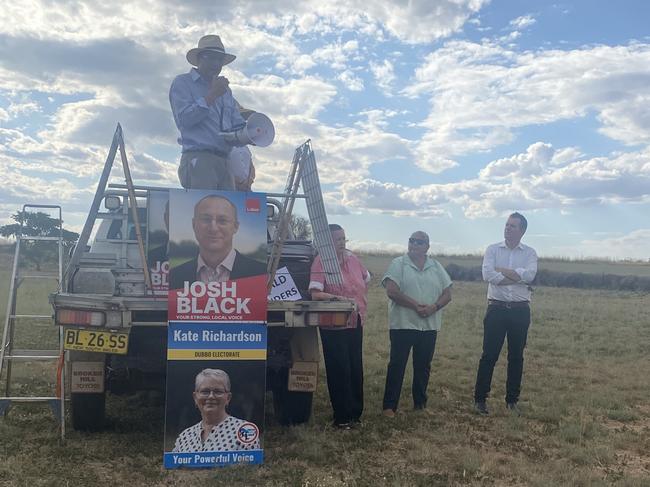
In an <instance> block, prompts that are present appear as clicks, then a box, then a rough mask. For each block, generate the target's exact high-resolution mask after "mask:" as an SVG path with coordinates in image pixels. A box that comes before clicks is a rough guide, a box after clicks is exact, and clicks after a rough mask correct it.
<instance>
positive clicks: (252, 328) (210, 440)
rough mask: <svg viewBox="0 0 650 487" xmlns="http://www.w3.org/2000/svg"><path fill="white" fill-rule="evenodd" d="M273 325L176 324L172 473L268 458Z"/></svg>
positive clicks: (170, 352) (169, 446) (169, 440)
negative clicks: (269, 336)
mask: <svg viewBox="0 0 650 487" xmlns="http://www.w3.org/2000/svg"><path fill="white" fill-rule="evenodd" d="M266 342H267V334H266V326H265V325H263V324H258V323H207V322H196V321H194V322H177V321H170V322H169V327H168V348H167V399H166V409H165V436H164V438H165V440H164V441H165V450H164V466H165V468H170V469H173V468H181V467H187V468H211V467H224V466H228V465H235V464H260V463H262V462H263V460H264V451H263V441H262V439H263V429H264V396H265V390H266V384H265V381H266Z"/></svg>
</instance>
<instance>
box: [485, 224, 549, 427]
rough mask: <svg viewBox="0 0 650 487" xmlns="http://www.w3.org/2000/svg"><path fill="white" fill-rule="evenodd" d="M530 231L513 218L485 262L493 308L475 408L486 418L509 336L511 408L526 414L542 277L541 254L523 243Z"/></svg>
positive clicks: (508, 395)
mask: <svg viewBox="0 0 650 487" xmlns="http://www.w3.org/2000/svg"><path fill="white" fill-rule="evenodd" d="M527 227H528V222H527V221H526V218H524V216H523V215H521V214H519V213H513V214H511V215H510V217H509V218H508V221H507V222H506V227H505V230H504V232H503V234H504V237H505V240H504V241H502V242H499V243H495V244H492V245H490V246H489V247H488V248H487V250H486V251H485V256H484V257H483V280H484V281H487V282H488V292H487V298H488V307H487V312H486V313H485V318H484V319H483V354H482V355H481V360H480V362H479V366H478V373H477V375H476V386H475V388H474V408H475V410H476V412H478V413H479V414H483V415H486V414H489V413H488V408H487V403H486V400H487V397H488V395H489V393H490V386H491V384H492V373H493V371H494V366H495V364H496V363H497V360H498V359H499V354H500V353H501V347H502V346H503V342H504V340H505V338H506V337H507V338H508V375H507V379H506V397H505V400H506V407H507V408H508V409H509V410H510V411H512V412H513V413H514V414H517V415H519V414H521V412H520V410H519V406H518V405H517V402H518V401H519V393H520V390H521V376H522V373H523V368H524V348H525V347H526V338H527V336H528V327H529V325H530V297H531V291H532V288H531V287H530V284H531V283H532V282H533V279H535V274H537V253H536V252H535V250H534V249H533V248H532V247H529V246H527V245H524V244H522V243H521V238H522V237H523V236H524V233H526V228H527Z"/></svg>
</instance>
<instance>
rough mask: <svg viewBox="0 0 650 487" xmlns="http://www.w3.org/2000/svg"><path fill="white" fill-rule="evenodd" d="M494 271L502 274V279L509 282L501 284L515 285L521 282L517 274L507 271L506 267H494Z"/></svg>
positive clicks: (510, 270)
mask: <svg viewBox="0 0 650 487" xmlns="http://www.w3.org/2000/svg"><path fill="white" fill-rule="evenodd" d="M494 270H495V271H497V272H500V273H501V274H503V277H505V278H506V279H508V280H509V281H510V282H504V281H502V282H501V284H515V283H518V282H519V281H521V277H520V276H519V274H517V273H516V272H515V271H513V270H512V269H508V268H507V267H495V268H494Z"/></svg>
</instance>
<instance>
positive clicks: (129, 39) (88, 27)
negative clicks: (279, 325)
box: [0, 0, 650, 259]
mask: <svg viewBox="0 0 650 487" xmlns="http://www.w3.org/2000/svg"><path fill="white" fill-rule="evenodd" d="M296 4H297V2H294V1H289V0H275V1H273V2H270V1H264V0H258V1H255V2H245V1H237V2H236V1H234V0H232V1H230V0H224V1H220V2H214V1H204V0H190V1H187V2H183V3H182V5H179V4H178V2H171V1H169V0H159V1H153V0H151V1H139V2H137V1H136V2H129V4H128V5H127V4H124V5H114V4H104V3H101V2H91V1H83V0H81V1H75V2H66V1H65V0H62V1H61V2H56V4H54V3H52V2H48V1H45V0H33V1H32V2H15V4H12V5H8V6H5V7H4V8H3V10H2V11H1V12H0V21H1V22H0V168H1V169H2V170H1V171H0V178H2V180H3V181H2V182H3V186H2V187H3V191H2V192H1V193H0V223H5V222H7V221H8V220H9V218H10V215H11V214H12V213H14V212H15V211H17V210H18V209H19V208H20V206H21V205H22V204H23V203H51V204H61V205H62V206H63V211H64V218H65V220H66V224H67V226H69V227H72V228H73V229H79V228H81V226H82V225H83V219H84V217H85V213H86V212H87V209H88V208H89V206H90V202H91V198H92V195H93V193H94V189H95V186H96V184H97V179H98V176H99V173H100V171H101V167H102V164H103V162H104V160H105V157H106V153H107V150H108V145H109V144H110V141H111V138H112V134H113V131H114V129H115V125H116V124H117V122H120V123H121V124H122V126H123V128H124V133H125V136H126V140H127V150H128V153H129V157H130V160H131V166H132V172H133V177H134V179H135V181H136V183H138V184H150V185H155V186H169V187H178V186H179V185H178V181H177V176H176V167H177V164H178V158H179V152H180V151H179V147H178V145H177V143H176V138H177V132H176V128H175V127H174V124H173V119H172V116H171V113H170V110H169V102H168V89H169V85H170V83H171V81H172V79H173V77H174V76H175V75H177V74H179V73H182V72H185V71H187V70H188V69H189V65H188V64H187V62H186V61H185V53H186V52H187V50H189V49H190V48H192V47H194V46H195V45H196V43H197V41H198V39H199V37H201V36H202V35H204V34H207V33H216V34H219V35H220V36H221V37H222V40H223V42H224V44H225V46H226V49H227V50H228V51H229V52H232V53H233V54H236V55H237V59H236V60H235V62H234V63H232V64H231V65H229V66H228V67H227V68H226V69H224V71H223V74H224V75H225V76H227V77H228V79H229V80H230V86H231V88H232V90H233V94H234V96H235V97H236V98H237V99H238V100H239V101H240V102H241V103H242V104H243V105H244V106H247V107H250V108H253V109H255V110H257V111H260V112H263V113H266V114H267V115H268V116H269V117H271V119H272V120H273V122H274V124H275V128H276V140H275V142H274V143H273V145H271V146H270V147H268V148H264V149H262V148H253V153H254V158H255V164H256V168H257V180H256V183H255V185H254V189H255V190H256V191H269V192H278V191H280V190H281V189H282V188H283V186H284V183H285V181H286V176H287V172H288V168H289V163H290V161H291V158H292V154H293V150H294V148H295V147H296V146H298V145H299V144H301V143H302V142H303V141H304V140H306V139H307V138H311V139H312V142H313V147H314V149H315V152H316V158H317V161H318V163H319V171H320V176H321V181H322V185H323V192H324V199H325V202H326V207H327V210H328V214H329V219H330V221H333V222H337V223H340V224H342V225H343V226H344V228H346V231H347V234H348V238H349V239H350V243H349V246H350V247H351V248H353V249H372V250H377V249H389V250H403V249H404V248H405V246H404V244H405V242H406V240H407V238H408V236H409V234H410V233H411V232H413V231H415V230H424V231H427V232H428V233H429V234H430V236H431V241H432V250H433V251H434V252H445V253H456V252H472V253H478V252H482V250H483V249H484V248H485V246H486V245H488V244H489V243H492V242H494V241H497V240H499V239H500V238H501V235H502V228H503V223H504V220H505V217H506V216H507V214H509V213H510V212H512V211H515V210H517V211H521V212H522V213H524V214H525V215H526V216H527V217H528V220H529V230H528V233H527V235H526V236H525V241H526V242H528V243H529V244H530V245H532V246H534V247H535V248H536V249H537V250H538V253H539V254H540V255H542V256H567V257H591V256H599V257H611V258H617V259H620V258H637V259H647V258H648V257H650V255H649V254H650V251H648V250H647V248H648V245H647V242H648V239H649V238H650V222H649V221H648V217H647V215H648V210H650V159H649V156H650V29H648V27H647V19H648V18H650V4H648V2H645V1H641V0H638V1H620V2H610V1H604V0H591V1H586V0H585V1H564V2H562V1H558V2H546V1H532V0H530V1H514V0H511V1H496V0H495V1H488V0H438V1H436V2H431V1H419V0H411V1H410V2H388V1H376V2H371V3H368V2H362V1H360V0H348V1H345V2H342V1H333V0H321V1H318V2H309V1H306V2H299V5H296ZM115 180H119V173H117V172H116V174H115ZM298 211H300V212H304V208H300V207H299V208H298Z"/></svg>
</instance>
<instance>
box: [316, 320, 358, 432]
mask: <svg viewBox="0 0 650 487" xmlns="http://www.w3.org/2000/svg"><path fill="white" fill-rule="evenodd" d="M320 339H321V342H322V344H323V358H324V359H325V373H326V375H327V389H328V390H329V393H330V402H331V403H332V409H333V410H334V423H336V424H345V423H350V422H356V421H359V419H360V418H361V413H362V412H363V356H362V350H363V328H362V327H361V325H360V324H357V327H356V328H346V329H345V330H327V329H323V328H321V329H320Z"/></svg>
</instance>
